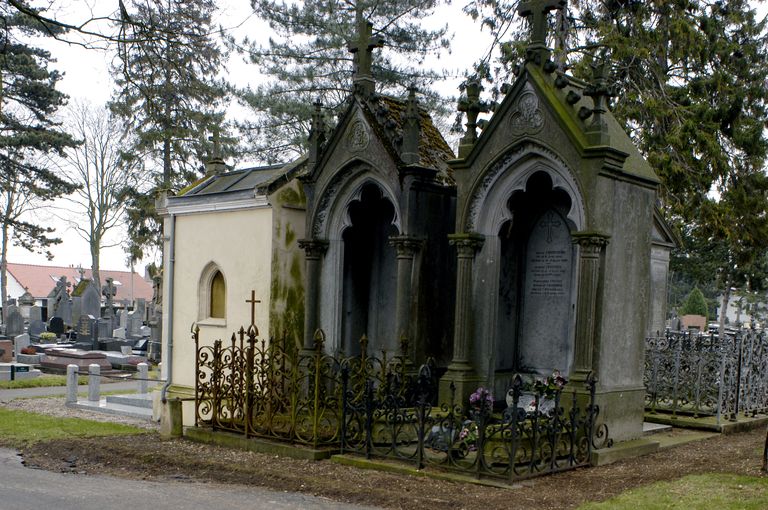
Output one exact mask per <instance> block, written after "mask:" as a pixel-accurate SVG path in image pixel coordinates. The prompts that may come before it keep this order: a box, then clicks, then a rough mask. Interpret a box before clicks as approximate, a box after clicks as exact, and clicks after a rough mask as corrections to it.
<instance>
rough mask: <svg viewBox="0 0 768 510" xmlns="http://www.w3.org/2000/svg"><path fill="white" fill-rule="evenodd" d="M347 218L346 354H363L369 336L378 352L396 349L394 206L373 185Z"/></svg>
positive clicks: (344, 298) (395, 233) (344, 241)
mask: <svg viewBox="0 0 768 510" xmlns="http://www.w3.org/2000/svg"><path fill="white" fill-rule="evenodd" d="M347 213H348V219H349V225H348V226H347V228H346V229H344V232H343V233H342V241H343V245H344V248H343V250H344V251H343V273H342V274H343V283H342V321H341V322H342V324H341V326H342V338H343V344H342V345H343V349H344V351H346V352H347V353H348V354H357V353H359V352H360V345H359V340H360V337H361V336H362V335H363V334H365V335H366V336H368V338H369V339H370V340H371V344H370V345H371V349H372V350H373V351H378V350H381V349H385V350H392V349H393V348H395V347H396V345H397V342H396V338H395V337H396V334H395V306H396V303H395V301H396V295H397V257H396V251H395V249H394V247H392V246H391V245H390V242H389V238H390V237H391V236H393V235H397V228H396V227H395V225H394V219H395V207H394V205H393V204H392V202H391V201H390V200H389V199H388V198H387V197H386V196H385V195H384V194H383V193H382V190H381V189H380V188H379V187H378V186H376V185H375V184H373V183H368V184H366V185H365V186H364V187H363V189H362V190H361V193H360V196H359V200H355V201H353V202H351V203H350V204H349V207H348V209H347Z"/></svg>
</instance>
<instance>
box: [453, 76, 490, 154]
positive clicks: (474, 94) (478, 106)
mask: <svg viewBox="0 0 768 510" xmlns="http://www.w3.org/2000/svg"><path fill="white" fill-rule="evenodd" d="M481 90H482V87H481V85H480V82H479V81H477V80H470V81H469V82H467V96H466V97H464V98H462V99H461V100H460V101H459V106H458V110H459V111H460V112H463V113H466V114H467V123H466V126H467V132H466V133H464V136H463V137H462V138H461V141H460V143H459V157H464V156H466V153H468V151H469V150H470V149H471V148H472V146H473V145H474V144H475V142H476V141H477V117H478V115H480V114H481V113H488V112H489V111H490V110H491V107H490V105H489V104H488V103H487V102H485V101H481V100H480V91H481Z"/></svg>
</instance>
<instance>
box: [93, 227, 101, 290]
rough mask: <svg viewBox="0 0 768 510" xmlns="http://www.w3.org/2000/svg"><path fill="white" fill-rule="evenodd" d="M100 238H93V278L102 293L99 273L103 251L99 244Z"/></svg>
mask: <svg viewBox="0 0 768 510" xmlns="http://www.w3.org/2000/svg"><path fill="white" fill-rule="evenodd" d="M100 244H101V241H100V238H97V239H91V280H92V281H93V283H94V285H96V288H97V289H98V290H99V293H101V276H100V275H99V269H100V259H101V252H100V249H99V245H100Z"/></svg>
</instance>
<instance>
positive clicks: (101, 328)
mask: <svg viewBox="0 0 768 510" xmlns="http://www.w3.org/2000/svg"><path fill="white" fill-rule="evenodd" d="M113 329H114V328H113V327H112V319H108V318H106V317H102V318H101V319H98V320H97V321H96V331H97V332H98V339H99V340H101V339H106V338H112V330H113Z"/></svg>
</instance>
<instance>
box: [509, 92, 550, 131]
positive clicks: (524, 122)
mask: <svg viewBox="0 0 768 510" xmlns="http://www.w3.org/2000/svg"><path fill="white" fill-rule="evenodd" d="M509 127H510V129H511V131H512V134H514V135H526V134H527V135H532V134H535V133H538V132H539V131H541V130H542V129H543V128H544V114H543V113H542V111H541V108H540V107H539V98H538V97H537V96H536V94H535V93H534V92H533V91H532V90H531V89H530V85H526V87H525V89H523V92H522V93H521V94H520V96H519V97H518V98H517V102H516V103H515V106H514V108H513V110H512V115H511V116H510V118H509Z"/></svg>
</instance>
